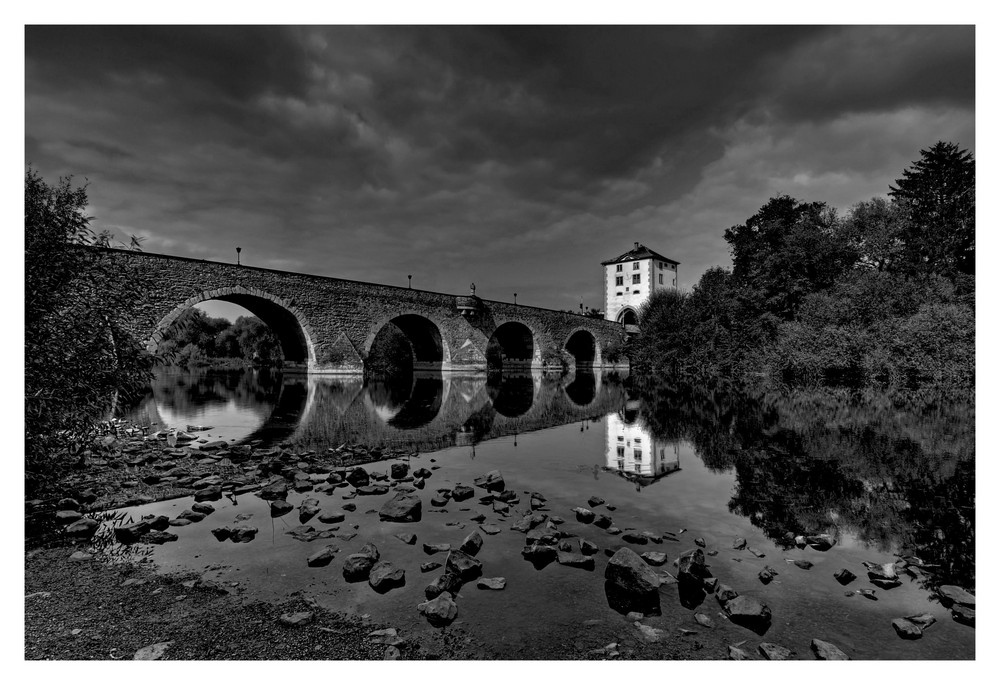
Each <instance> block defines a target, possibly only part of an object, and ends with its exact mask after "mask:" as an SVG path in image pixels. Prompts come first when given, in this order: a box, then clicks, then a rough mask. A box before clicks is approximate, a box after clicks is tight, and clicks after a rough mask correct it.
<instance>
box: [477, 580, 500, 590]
mask: <svg viewBox="0 0 1000 685" xmlns="http://www.w3.org/2000/svg"><path fill="white" fill-rule="evenodd" d="M476 587H478V588H479V589H480V590H503V589H504V588H505V587H507V579H506V578H480V579H479V580H478V581H477V582H476Z"/></svg>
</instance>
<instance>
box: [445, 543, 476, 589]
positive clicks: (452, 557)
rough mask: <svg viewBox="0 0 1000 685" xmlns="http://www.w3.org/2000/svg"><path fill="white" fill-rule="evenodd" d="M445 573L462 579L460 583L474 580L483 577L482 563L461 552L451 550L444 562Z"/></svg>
mask: <svg viewBox="0 0 1000 685" xmlns="http://www.w3.org/2000/svg"><path fill="white" fill-rule="evenodd" d="M444 568H445V570H446V571H449V572H450V573H453V574H454V575H456V576H458V577H459V578H461V579H462V582H466V581H469V580H475V579H476V578H478V577H479V576H481V575H483V562H481V561H479V559H476V558H475V557H472V556H470V555H468V554H466V553H465V552H463V551H461V550H452V551H451V553H450V554H449V555H448V559H447V560H446V561H445V562H444Z"/></svg>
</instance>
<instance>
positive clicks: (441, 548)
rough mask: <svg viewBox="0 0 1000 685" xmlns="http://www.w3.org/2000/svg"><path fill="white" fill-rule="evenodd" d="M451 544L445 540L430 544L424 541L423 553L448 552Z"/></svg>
mask: <svg viewBox="0 0 1000 685" xmlns="http://www.w3.org/2000/svg"><path fill="white" fill-rule="evenodd" d="M450 551H451V545H450V544H448V543H447V542H438V543H435V544H433V545H432V544H430V543H428V542H425V543H424V554H437V553H438V552H450Z"/></svg>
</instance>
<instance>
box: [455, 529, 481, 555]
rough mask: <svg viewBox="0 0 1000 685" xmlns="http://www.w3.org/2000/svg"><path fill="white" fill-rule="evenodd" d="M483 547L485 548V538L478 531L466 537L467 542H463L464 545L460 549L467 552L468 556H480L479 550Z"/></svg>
mask: <svg viewBox="0 0 1000 685" xmlns="http://www.w3.org/2000/svg"><path fill="white" fill-rule="evenodd" d="M482 546H483V536H482V535H480V534H479V532H478V531H472V532H471V533H469V535H468V537H466V538H465V540H463V541H462V544H461V546H460V547H459V549H460V550H462V551H463V552H465V553H466V554H470V555H472V556H476V555H477V554H479V550H480V549H481V548H482Z"/></svg>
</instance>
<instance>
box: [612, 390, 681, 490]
mask: <svg viewBox="0 0 1000 685" xmlns="http://www.w3.org/2000/svg"><path fill="white" fill-rule="evenodd" d="M628 414H629V412H628V411H627V410H624V409H623V410H622V411H620V412H617V413H615V414H608V415H607V417H606V418H605V422H606V425H607V448H606V451H605V458H606V460H607V468H608V469H609V470H611V471H614V472H615V473H617V474H619V475H621V476H623V477H625V478H627V479H628V480H631V481H633V482H634V483H636V484H637V485H642V486H646V485H651V484H653V483H655V482H656V481H658V480H659V479H660V478H662V477H663V476H666V475H669V474H671V473H674V472H675V471H679V470H680V468H681V462H680V459H681V458H680V450H679V445H678V442H677V441H676V440H673V441H669V440H663V439H661V438H657V437H655V436H654V435H652V433H650V432H649V430H648V429H647V428H646V427H645V426H644V425H643V424H641V423H639V422H636V421H635V420H632V421H628V420H627V418H628Z"/></svg>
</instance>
